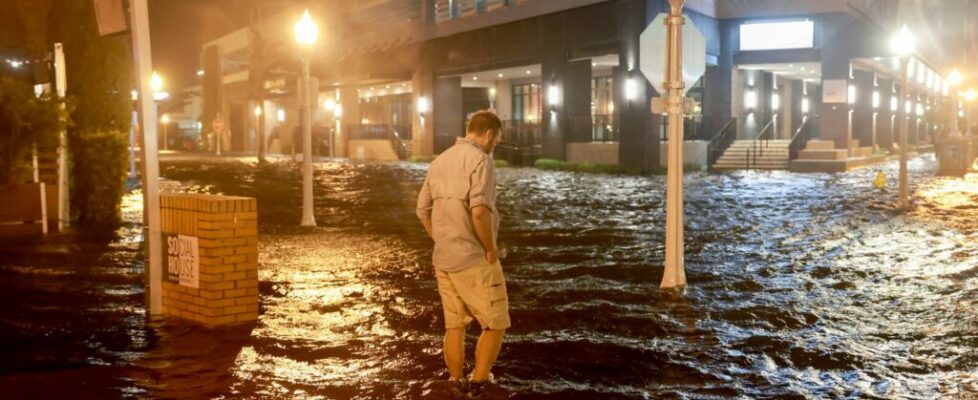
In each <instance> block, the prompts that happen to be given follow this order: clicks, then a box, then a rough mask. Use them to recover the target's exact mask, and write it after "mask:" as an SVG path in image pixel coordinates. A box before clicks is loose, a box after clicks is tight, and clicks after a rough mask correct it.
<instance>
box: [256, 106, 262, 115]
mask: <svg viewBox="0 0 978 400" xmlns="http://www.w3.org/2000/svg"><path fill="white" fill-rule="evenodd" d="M255 116H256V117H260V116H261V106H255Z"/></svg>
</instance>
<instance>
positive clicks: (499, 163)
mask: <svg viewBox="0 0 978 400" xmlns="http://www.w3.org/2000/svg"><path fill="white" fill-rule="evenodd" d="M495 163H496V168H509V167H510V165H509V161H506V160H495Z"/></svg>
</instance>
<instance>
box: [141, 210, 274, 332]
mask: <svg viewBox="0 0 978 400" xmlns="http://www.w3.org/2000/svg"><path fill="white" fill-rule="evenodd" d="M160 204H161V206H160V207H161V216H162V218H161V220H162V232H163V241H164V245H163V247H164V251H163V257H166V258H164V262H163V268H164V273H163V315H166V316H174V317H179V318H185V319H189V320H193V321H197V322H200V323H202V324H204V325H206V326H218V325H228V324H235V323H242V322H248V321H254V320H257V319H258V217H257V207H256V204H255V199H254V198H248V197H229V196H210V195H200V194H163V195H160ZM178 235H179V236H178ZM194 238H195V240H196V242H197V246H196V248H194V246H192V245H191V246H186V247H184V245H183V244H178V242H180V243H188V242H187V241H188V240H194ZM188 244H189V243H188ZM174 247H177V249H176V250H174V249H173V248H174ZM185 255H186V256H187V257H184V256H185ZM192 258H196V259H197V261H198V267H199V268H198V270H197V279H196V282H193V280H192V279H189V276H192V275H193V274H192V273H190V274H180V273H179V272H178V273H177V276H174V274H172V272H173V271H174V270H173V269H171V268H170V266H171V262H175V263H176V264H177V265H179V264H180V263H182V262H185V260H190V259H192ZM178 270H179V269H178ZM185 278H188V279H187V280H188V281H190V282H184V279H185ZM195 284H196V287H194V285H195Z"/></svg>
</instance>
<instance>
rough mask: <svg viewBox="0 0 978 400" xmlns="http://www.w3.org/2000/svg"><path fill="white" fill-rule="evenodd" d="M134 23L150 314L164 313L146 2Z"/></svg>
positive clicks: (134, 7)
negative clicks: (140, 118)
mask: <svg viewBox="0 0 978 400" xmlns="http://www.w3.org/2000/svg"><path fill="white" fill-rule="evenodd" d="M129 11H130V13H131V18H130V21H132V50H133V59H134V60H133V61H134V62H133V64H135V67H136V82H138V84H137V87H138V88H139V98H138V102H137V104H138V107H139V115H140V116H141V117H142V120H141V121H140V122H141V123H140V124H139V128H140V131H141V133H142V135H140V145H139V147H140V150H141V153H142V154H141V156H142V157H141V160H142V168H143V221H144V223H145V226H144V228H143V229H144V234H145V241H146V243H147V247H146V259H147V262H146V271H145V273H146V275H147V280H148V281H149V282H148V284H149V289H148V290H147V291H146V297H147V299H148V301H147V302H148V303H149V307H148V310H149V314H150V315H160V314H162V313H163V257H161V256H160V255H161V254H162V253H161V250H162V248H163V245H162V243H161V242H160V240H161V239H160V196H159V179H160V178H159V176H160V173H159V172H160V171H159V163H158V160H157V146H156V121H157V119H156V107H155V105H154V103H153V89H152V88H151V87H150V84H149V77H150V75H151V74H152V71H153V62H152V60H151V59H150V47H149V46H150V41H149V8H148V6H147V4H146V0H134V1H132V2H131V3H130V5H129Z"/></svg>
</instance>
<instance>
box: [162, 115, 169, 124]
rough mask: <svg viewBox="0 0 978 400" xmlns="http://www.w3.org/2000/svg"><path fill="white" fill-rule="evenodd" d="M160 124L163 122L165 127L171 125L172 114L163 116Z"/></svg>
mask: <svg viewBox="0 0 978 400" xmlns="http://www.w3.org/2000/svg"><path fill="white" fill-rule="evenodd" d="M160 122H162V123H163V124H164V125H165V124H169V123H170V114H163V116H162V117H160Z"/></svg>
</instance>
